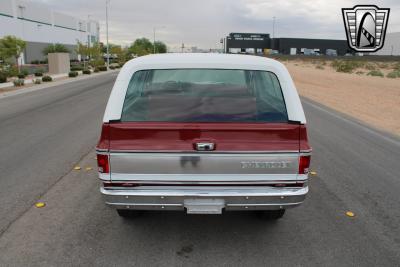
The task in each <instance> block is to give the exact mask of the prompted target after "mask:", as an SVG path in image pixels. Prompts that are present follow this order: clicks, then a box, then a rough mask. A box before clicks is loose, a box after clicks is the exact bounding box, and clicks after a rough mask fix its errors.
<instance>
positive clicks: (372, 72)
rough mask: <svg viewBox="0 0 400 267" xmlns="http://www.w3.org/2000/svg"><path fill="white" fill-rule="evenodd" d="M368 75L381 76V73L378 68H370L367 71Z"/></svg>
mask: <svg viewBox="0 0 400 267" xmlns="http://www.w3.org/2000/svg"><path fill="white" fill-rule="evenodd" d="M367 75H368V76H379V77H383V76H384V75H383V73H382V72H381V71H380V70H371V71H370V72H368V73H367Z"/></svg>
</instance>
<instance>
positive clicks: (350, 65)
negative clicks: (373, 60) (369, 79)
mask: <svg viewBox="0 0 400 267" xmlns="http://www.w3.org/2000/svg"><path fill="white" fill-rule="evenodd" d="M362 65H363V64H362V63H361V62H358V61H351V60H334V61H332V63H331V66H332V67H333V68H335V69H336V71H337V72H344V73H352V72H353V71H354V70H355V69H356V68H360V67H362Z"/></svg>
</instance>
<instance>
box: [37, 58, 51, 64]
mask: <svg viewBox="0 0 400 267" xmlns="http://www.w3.org/2000/svg"><path fill="white" fill-rule="evenodd" d="M48 62H49V61H48V59H45V60H41V61H39V63H40V64H47V63H48Z"/></svg>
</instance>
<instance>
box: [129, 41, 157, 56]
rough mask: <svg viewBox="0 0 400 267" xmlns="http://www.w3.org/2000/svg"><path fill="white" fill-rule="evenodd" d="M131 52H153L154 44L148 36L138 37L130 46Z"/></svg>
mask: <svg viewBox="0 0 400 267" xmlns="http://www.w3.org/2000/svg"><path fill="white" fill-rule="evenodd" d="M128 51H129V53H131V54H135V55H137V56H144V55H148V54H151V53H153V44H152V43H151V42H150V40H149V39H147V38H140V39H136V40H135V42H134V43H133V44H132V45H131V46H130V47H129V48H128Z"/></svg>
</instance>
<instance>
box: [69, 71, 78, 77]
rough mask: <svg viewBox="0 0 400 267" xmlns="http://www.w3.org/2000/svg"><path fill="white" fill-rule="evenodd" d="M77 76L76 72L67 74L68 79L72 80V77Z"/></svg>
mask: <svg viewBox="0 0 400 267" xmlns="http://www.w3.org/2000/svg"><path fill="white" fill-rule="evenodd" d="M77 76H78V72H77V71H70V72H69V73H68V77H70V78H74V77H77Z"/></svg>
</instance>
